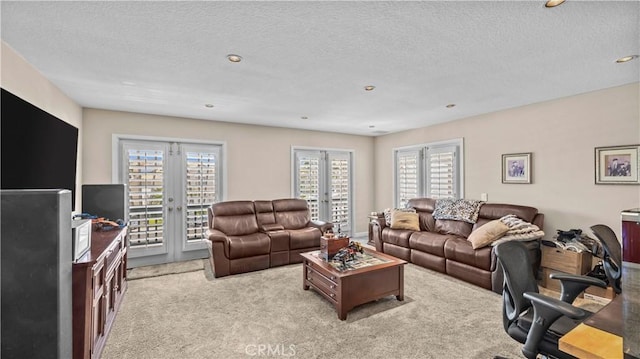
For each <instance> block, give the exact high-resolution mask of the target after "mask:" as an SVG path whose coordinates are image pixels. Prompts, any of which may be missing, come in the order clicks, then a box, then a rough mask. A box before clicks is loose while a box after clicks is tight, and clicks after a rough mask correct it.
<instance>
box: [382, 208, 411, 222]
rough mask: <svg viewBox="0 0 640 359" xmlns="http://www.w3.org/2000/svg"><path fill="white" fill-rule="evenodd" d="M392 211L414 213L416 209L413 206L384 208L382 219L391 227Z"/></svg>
mask: <svg viewBox="0 0 640 359" xmlns="http://www.w3.org/2000/svg"><path fill="white" fill-rule="evenodd" d="M392 211H401V212H407V213H416V209H415V208H385V210H384V211H383V212H382V213H384V221H385V222H387V227H391V212H392Z"/></svg>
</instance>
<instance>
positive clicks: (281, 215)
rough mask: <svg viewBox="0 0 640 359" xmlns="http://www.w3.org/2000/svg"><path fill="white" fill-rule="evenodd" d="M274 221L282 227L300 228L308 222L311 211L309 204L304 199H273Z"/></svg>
mask: <svg viewBox="0 0 640 359" xmlns="http://www.w3.org/2000/svg"><path fill="white" fill-rule="evenodd" d="M273 210H274V212H275V217H276V223H278V224H280V225H282V226H283V227H284V229H300V228H304V227H306V226H307V225H308V224H309V221H310V220H311V213H310V212H309V204H308V203H307V201H305V200H304V199H298V198H285V199H276V200H274V201H273Z"/></svg>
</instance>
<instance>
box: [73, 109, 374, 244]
mask: <svg viewBox="0 0 640 359" xmlns="http://www.w3.org/2000/svg"><path fill="white" fill-rule="evenodd" d="M84 133H85V137H84V147H83V148H84V155H85V163H84V173H83V176H84V177H83V178H84V183H110V182H111V179H112V173H111V171H112V170H111V163H112V158H111V157H112V135H113V134H119V135H138V136H156V137H169V138H178V139H194V140H208V141H220V142H225V143H226V151H227V154H226V158H227V167H226V168H227V174H226V178H227V184H226V185H227V188H226V193H227V197H226V198H225V200H242V199H275V198H284V197H290V196H291V147H292V146H305V147H317V148H331V149H344V150H353V151H354V164H355V174H354V179H355V186H354V187H355V192H354V203H355V225H356V226H355V231H354V232H355V233H357V232H366V231H367V223H368V222H367V214H368V213H370V212H371V211H372V210H374V198H373V183H374V181H373V157H372V156H373V152H374V151H373V138H371V137H365V136H352V135H342V134H336V133H326V132H315V131H303V130H294V129H285V128H274V127H265V126H250V125H239V124H232V123H225V122H214V121H205V120H194V119H185V118H174V117H166V116H155V115H145V114H137V113H128V112H115V111H105V110H96V109H85V110H84Z"/></svg>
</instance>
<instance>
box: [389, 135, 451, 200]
mask: <svg viewBox="0 0 640 359" xmlns="http://www.w3.org/2000/svg"><path fill="white" fill-rule="evenodd" d="M462 146H463V143H462V139H458V140H452V141H445V142H437V143H428V144H424V145H418V146H411V147H405V148H401V149H395V150H394V159H395V205H396V206H397V207H399V208H402V207H405V206H406V204H407V202H408V201H409V199H411V198H417V197H430V198H462V197H463V193H462V188H463V183H462V178H463V176H462V163H463V159H462V153H463V151H462Z"/></svg>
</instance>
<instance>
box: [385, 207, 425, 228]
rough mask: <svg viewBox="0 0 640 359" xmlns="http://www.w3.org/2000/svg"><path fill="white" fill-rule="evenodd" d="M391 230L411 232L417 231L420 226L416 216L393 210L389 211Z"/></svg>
mask: <svg viewBox="0 0 640 359" xmlns="http://www.w3.org/2000/svg"><path fill="white" fill-rule="evenodd" d="M390 227H391V228H392V229H410V230H412V231H419V230H420V224H419V222H418V214H417V213H415V212H414V213H411V212H405V211H400V210H397V209H394V210H393V211H391V226H390Z"/></svg>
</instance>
